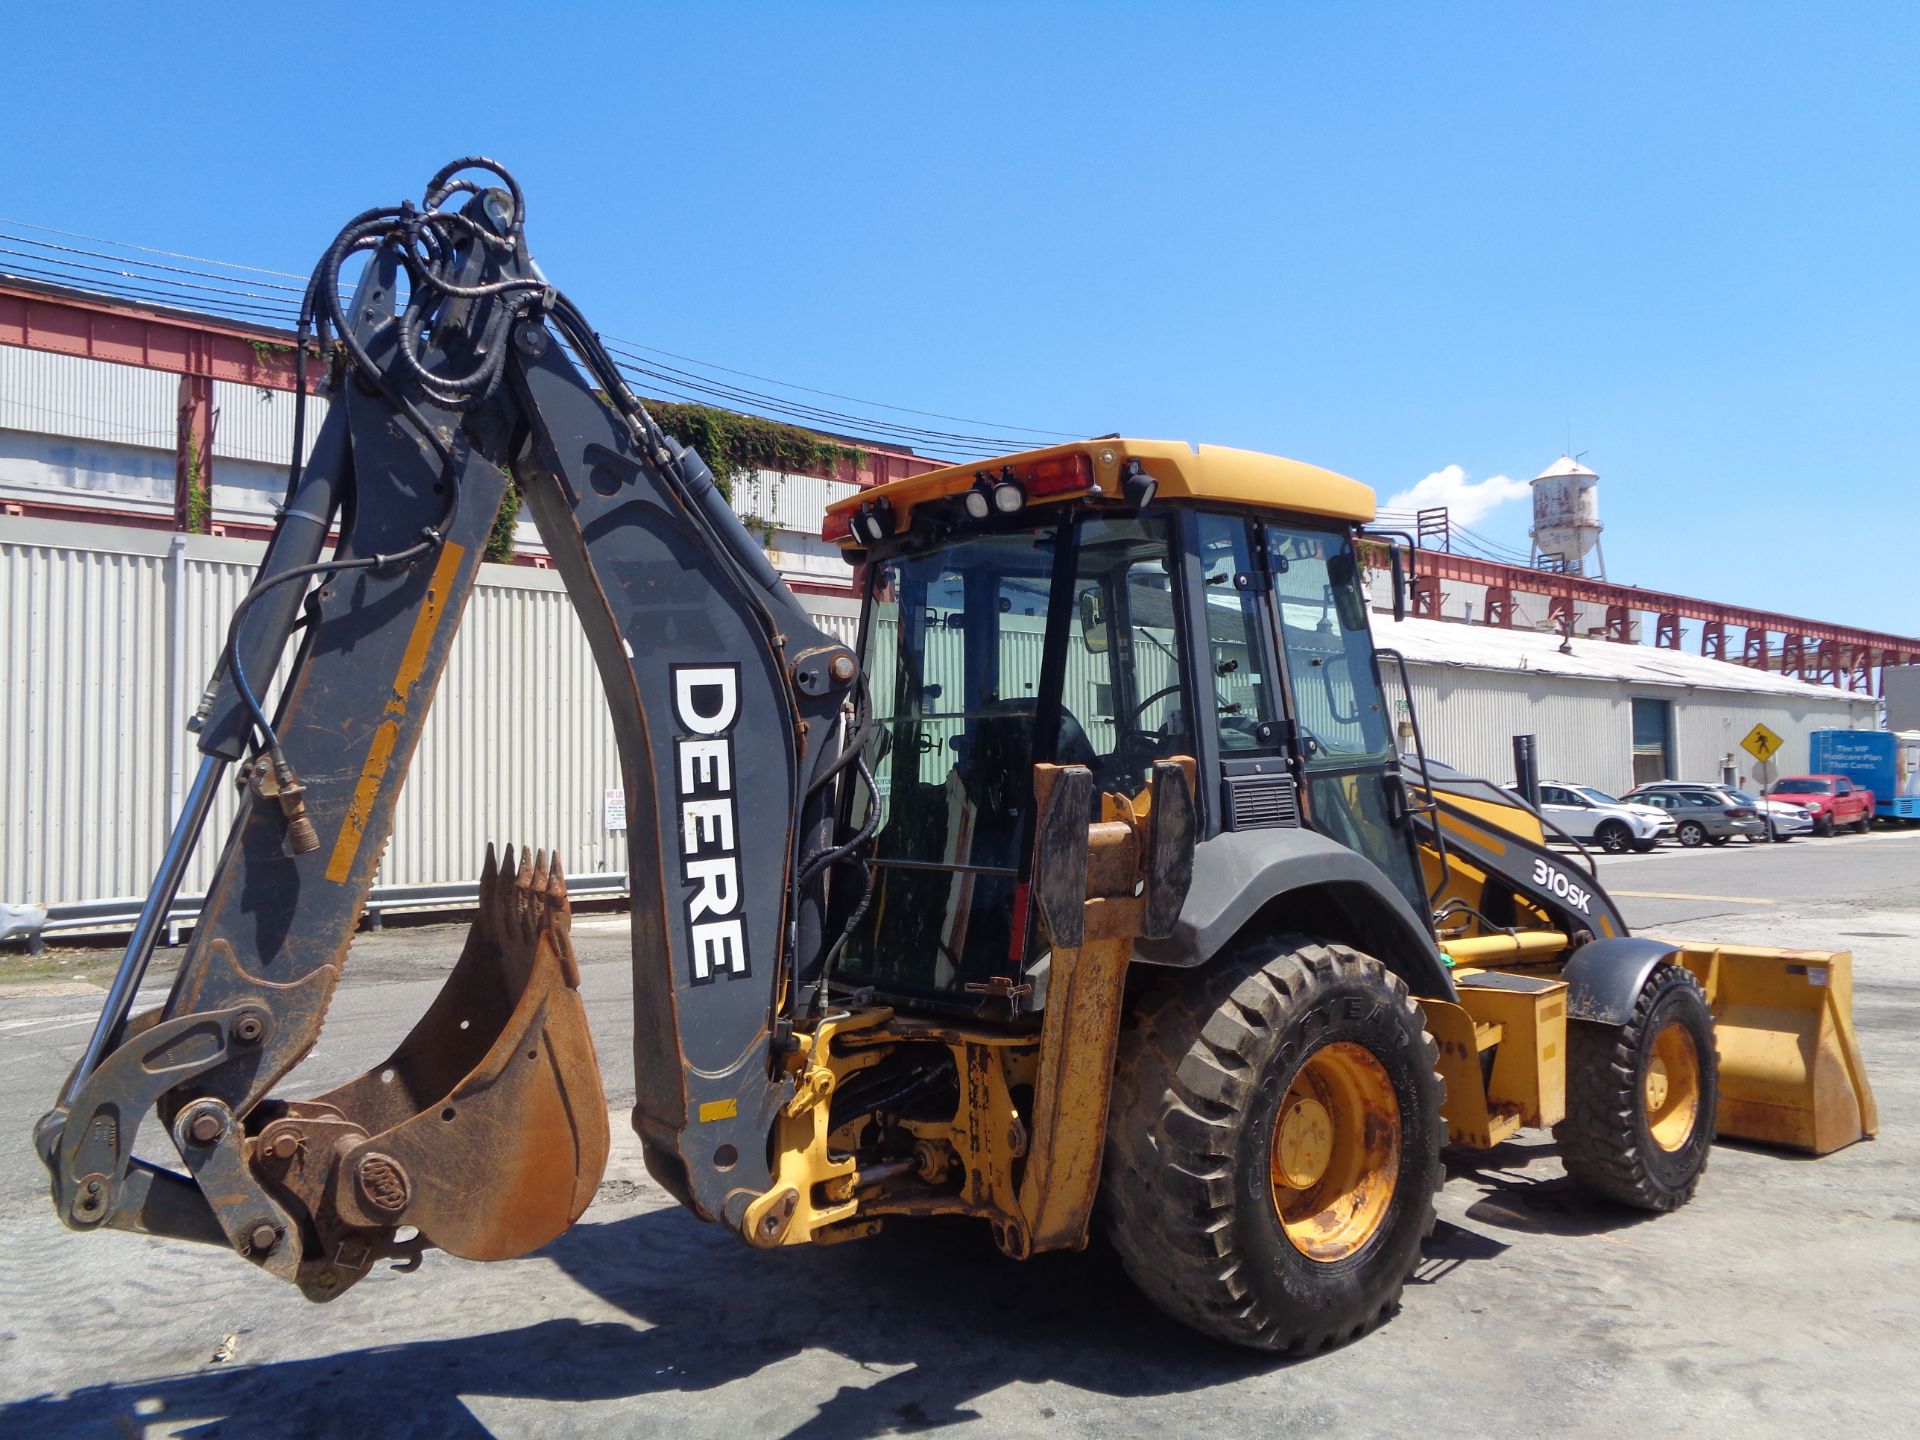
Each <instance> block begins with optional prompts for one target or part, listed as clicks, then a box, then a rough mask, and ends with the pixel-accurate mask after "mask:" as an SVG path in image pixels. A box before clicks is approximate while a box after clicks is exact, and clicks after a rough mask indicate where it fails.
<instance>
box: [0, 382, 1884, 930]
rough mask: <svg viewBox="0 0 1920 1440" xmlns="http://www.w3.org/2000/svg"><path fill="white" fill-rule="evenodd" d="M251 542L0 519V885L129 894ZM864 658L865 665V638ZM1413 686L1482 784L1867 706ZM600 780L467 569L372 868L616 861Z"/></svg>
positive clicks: (464, 876)
mask: <svg viewBox="0 0 1920 1440" xmlns="http://www.w3.org/2000/svg"><path fill="white" fill-rule="evenodd" d="M0 353H4V352H0ZM260 551H261V547H260V546H258V545H256V544H253V543H250V542H244V541H237V540H215V539H210V538H207V537H204V536H184V537H176V536H173V535H169V534H166V533H164V532H158V531H143V530H135V529H129V528H123V527H116V526H94V525H73V524H66V523H62V522H53V521H43V520H20V519H0V645H4V647H5V649H4V654H5V684H4V686H0V900H7V901H31V902H35V903H41V904H55V905H71V904H78V903H88V902H97V901H101V900H108V899H118V898H127V897H137V896H139V895H141V894H142V893H144V891H145V889H146V887H147V885H148V883H149V882H150V880H151V878H152V871H153V867H154V865H155V864H156V863H157V861H158V858H159V854H160V850H161V847H162V845H163V843H164V840H165V835H166V831H167V828H168V825H169V824H170V822H171V818H172V814H173V812H174V810H175V808H176V807H177V806H178V804H179V800H180V797H181V794H182V791H183V788H184V782H185V778H186V777H187V776H188V775H189V773H190V771H191V768H192V767H193V765H194V764H195V763H196V756H195V753H194V752H193V751H192V750H191V747H190V745H189V744H188V741H187V737H186V736H185V734H184V732H183V730H182V729H181V725H180V722H181V721H182V720H183V719H184V717H185V716H186V715H187V714H188V713H189V712H190V711H191V710H192V708H193V706H194V705H195V704H196V703H197V701H198V699H199V695H200V691H201V688H202V686H203V685H204V683H205V680H206V677H207V676H208V674H210V673H211V671H212V668H213V663H214V658H215V655H216V654H217V652H218V649H219V646H220V640H221V636H222V634H223V632H224V628H225V625H226V623H227V618H228V616H229V615H230V614H231V613H232V610H233V607H234V605H235V604H236V603H237V602H238V601H239V599H240V597H241V595H242V594H243V593H244V591H245V589H246V586H247V584H248V582H249V579H250V577H251V575H252V573H253V569H254V566H255V564H256V563H257V560H258V556H259V554H260ZM176 605H177V606H178V609H177V611H176V609H175V607H176ZM820 608H821V610H822V611H823V612H824V613H822V614H821V615H820V616H819V617H818V618H819V622H820V623H821V624H822V626H823V627H824V628H826V629H827V630H828V632H829V633H831V634H834V635H836V636H837V637H839V638H841V639H843V640H844V641H845V642H846V643H848V644H852V643H853V642H854V640H855V628H856V622H855V620H854V618H853V617H852V616H851V615H848V614H846V613H845V611H846V609H847V606H846V604H845V602H837V603H836V602H833V601H822V602H820ZM176 614H177V616H178V622H177V624H176V623H175V622H174V616H175V615H176ZM938 638H939V639H940V640H941V641H943V642H949V641H951V642H954V643H957V639H958V636H957V633H956V634H954V635H952V636H949V635H946V634H945V633H942V635H941V636H940V637H938ZM1027 639H1028V637H1026V636H1023V635H1022V636H1014V637H1012V641H1013V643H1023V642H1025V641H1026V640H1027ZM1031 641H1032V643H1034V644H1037V643H1038V641H1039V636H1038V635H1037V634H1035V635H1033V636H1032V637H1031ZM886 648H889V647H886V646H885V645H884V644H883V649H886ZM1076 650H1077V647H1076ZM936 663H940V657H936ZM945 663H947V664H949V665H951V664H952V663H954V661H953V657H951V656H948V657H945ZM1033 663H1034V664H1035V665H1036V666H1037V660H1036V661H1034V662H1033ZM877 668H878V669H879V670H880V671H881V673H882V674H885V673H886V671H887V657H886V656H884V655H883V656H882V659H881V664H880V665H879V666H878V667H877ZM1085 679H1086V677H1081V676H1078V672H1077V670H1076V689H1077V690H1078V689H1087V690H1088V693H1087V694H1086V695H1084V696H1082V697H1081V699H1082V702H1083V703H1082V704H1081V705H1078V706H1076V713H1082V714H1084V716H1085V718H1086V722H1087V723H1088V724H1089V727H1090V728H1092V727H1095V726H1097V725H1098V724H1099V721H1098V720H1097V718H1095V709H1096V703H1097V702H1096V701H1095V699H1094V697H1093V695H1092V692H1091V690H1090V689H1089V688H1088V685H1087V684H1082V683H1080V682H1082V681H1084V680H1085ZM1413 689H1414V699H1415V702H1416V703H1417V705H1418V706H1419V713H1420V719H1421V723H1422V726H1423V729H1424V731H1425V737H1426V743H1427V750H1428V753H1429V754H1430V755H1432V756H1434V757H1435V758H1437V759H1442V760H1445V761H1447V762H1448V763H1450V764H1453V765H1457V766H1459V767H1461V768H1463V769H1467V770H1473V771H1477V772H1479V773H1482V774H1487V775H1490V776H1493V777H1495V778H1506V777H1507V776H1508V774H1509V773H1510V771H1511V768H1512V759H1511V749H1510V740H1509V737H1510V736H1512V735H1514V734H1516V733H1531V734H1535V735H1537V736H1539V740H1540V756H1541V765H1542V769H1543V772H1544V773H1547V774H1550V775H1553V776H1555V777H1560V778H1566V779H1570V780H1577V781H1584V782H1587V783H1591V784H1596V785H1599V786H1602V787H1603V788H1607V789H1611V790H1615V791H1619V790H1623V789H1626V788H1628V786H1629V785H1630V784H1631V776H1632V760H1631V739H1632V720H1631V706H1630V704H1629V701H1630V699H1631V698H1632V697H1633V696H1635V695H1648V696H1652V697H1656V698H1661V699H1667V700H1671V701H1674V702H1675V705H1674V715H1675V727H1674V732H1675V733H1674V740H1675V760H1676V774H1677V775H1679V776H1680V777H1682V778H1689V779H1713V778H1715V777H1716V776H1717V774H1718V770H1719V766H1720V763H1721V760H1722V757H1724V756H1725V755H1727V754H1728V753H1729V752H1736V753H1741V755H1742V761H1743V762H1744V753H1743V752H1739V751H1738V747H1739V743H1740V740H1741V738H1742V737H1743V736H1744V735H1745V734H1746V733H1747V731H1748V730H1749V729H1750V728H1751V727H1752V725H1753V724H1754V723H1755V722H1756V721H1764V722H1765V723H1766V724H1767V725H1769V726H1770V727H1772V728H1773V729H1774V730H1776V731H1778V732H1779V733H1780V734H1781V735H1782V736H1783V737H1785V739H1786V742H1787V745H1786V749H1785V750H1784V751H1783V754H1782V763H1783V764H1784V765H1785V766H1787V767H1788V768H1795V767H1797V766H1799V765H1800V764H1803V763H1804V761H1805V757H1806V736H1807V733H1808V732H1809V731H1810V730H1813V729H1816V728H1821V727H1825V726H1837V727H1847V726H1849V725H1853V724H1855V723H1870V721H1871V717H1872V702H1871V701H1869V700H1866V699H1865V698H1864V697H1862V698H1857V699H1854V700H1847V699H1844V698H1837V699H1835V700H1833V701H1831V702H1828V701H1818V700H1816V701H1802V700H1798V699H1790V698H1784V697H1770V696H1745V695H1740V694H1736V693H1731V692H1728V693H1708V692H1705V691H1702V690H1698V689H1694V690H1684V689H1680V688H1677V687H1661V686H1647V685H1618V684H1610V683H1606V682H1597V681H1581V680H1572V679H1567V678H1555V679H1551V680H1549V679H1547V678H1545V677H1542V676H1538V675H1523V674H1518V673H1509V672H1490V671H1477V670H1470V669H1464V668H1459V667H1438V666H1433V667H1419V668H1416V669H1415V670H1414V672H1413ZM1390 692H1391V693H1395V694H1397V682H1396V683H1390ZM876 701H877V702H878V703H880V704H881V705H882V706H883V708H884V706H885V704H886V703H888V699H887V697H881V696H876ZM1389 703H1390V704H1393V705H1395V708H1396V711H1397V710H1398V706H1397V702H1396V701H1394V700H1392V699H1390V702H1389ZM1396 718H1398V716H1397V715H1396ZM1742 771H1743V773H1751V767H1748V766H1746V765H1745V764H1744V763H1742ZM620 784H621V776H620V769H619V762H618V758H617V755H616V752H615V749H614V744H613V737H612V728H611V721H610V719H609V716H608V714H607V710H606V705H605V703H604V701H603V700H602V698H601V694H600V687H599V683H598V679H597V677H596V676H595V674H594V671H593V662H592V659H591V656H590V653H589V651H588V649H587V645H586V641H585V640H584V638H582V636H581V634H580V632H579V627H578V626H577V624H576V623H575V622H574V618H573V614H572V609H571V607H570V605H569V603H568V601H567V598H566V594H565V592H564V590H563V588H562V586H561V583H560V580H559V577H558V576H557V575H555V574H554V573H552V572H549V571H539V570H531V569H526V568H514V567H509V566H500V565H490V566H486V567H485V568H484V569H483V570H482V572H481V581H480V585H479V587H478V589H477V591H476V593H475V595H474V598H473V601H472V604H471V607H470V609H469V611H468V614H467V617H466V621H465V624H464V625H463V626H462V628H461V631H460V634H459V637H458V639H457V640H456V642H455V645H454V649H453V655H452V659H451V660H450V662H449V664H448V668H447V674H446V677H445V680H444V682H443V684H442V687H441V693H440V695H439V697H438V700H437V702H436V704H435V706H434V708H433V711H432V712H431V715H430V717H429V719H428V722H427V727H426V731H425V735H424V737H423V739H422V742H421V747H420V754H419V757H418V760H417V762H416V764H415V766H414V770H413V773H412V775H411V777H410V779H409V780H408V783H407V786H406V788H405V790H404V791H403V793H402V795H401V798H400V807H399V817H398V823H397V825H396V827H395V833H394V839H393V843H392V845H391V846H390V847H389V849H388V852H387V856H386V861H385V867H384V869H383V871H382V874H381V882H382V883H383V884H387V885H425V884H462V883H466V882H469V881H471V880H472V879H473V878H474V875H475V872H476V870H477V868H478V862H479V856H480V853H481V849H482V847H483V846H484V844H485V842H486V841H487V840H488V839H495V840H513V841H515V842H517V843H531V844H535V845H550V846H557V847H558V848H559V849H560V850H561V852H562V853H563V855H564V856H565V857H566V861H567V866H568V869H569V870H570V871H571V872H572V873H573V874H575V875H579V876H588V875H603V876H611V875H617V874H618V873H619V872H620V871H621V870H622V868H623V866H624V863H625V861H624V853H625V845H624V835H623V834H622V833H620V832H614V831H609V830H607V829H606V827H605V823H604V818H605V817H604V800H605V792H606V791H607V790H608V789H610V788H618V787H619V786H620ZM234 808H235V802H234V800H233V798H232V797H231V796H230V795H223V796H222V798H221V801H220V806H219V808H218V810H217V811H216V814H215V817H214V820H213V823H212V824H211V825H210V827H209V829H208V832H207V839H206V842H205V843H203V845H202V848H201V851H200V853H199V855H198V857H197V858H196V861H195V863H194V866H193V868H192V870H191V872H190V873H189V875H188V876H187V879H186V883H185V884H184V886H183V887H182V888H183V892H184V893H186V894H198V893H200V892H201V891H203V890H204V889H205V888H206V885H207V882H208V880H209V878H210V876H211V871H212V867H213V865H214V863H215V861H216V858H217V856H218V853H219V848H220V840H221V837H222V836H223V835H224V834H225V832H226V829H227V827H228V825H229V824H230V823H231V819H232V815H233V811H234Z"/></svg>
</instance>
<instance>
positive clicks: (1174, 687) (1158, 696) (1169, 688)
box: [1127, 680, 1180, 741]
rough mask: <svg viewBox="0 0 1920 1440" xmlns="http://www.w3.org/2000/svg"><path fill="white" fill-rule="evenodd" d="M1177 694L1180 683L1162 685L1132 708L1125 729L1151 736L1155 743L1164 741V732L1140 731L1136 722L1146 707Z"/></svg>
mask: <svg viewBox="0 0 1920 1440" xmlns="http://www.w3.org/2000/svg"><path fill="white" fill-rule="evenodd" d="M1179 693H1180V682H1179V681H1178V680H1176V681H1174V682H1173V684H1171V685H1162V686H1161V687H1160V688H1159V689H1158V690H1156V691H1154V692H1153V694H1151V695H1149V696H1147V698H1146V699H1144V700H1142V701H1141V702H1140V703H1139V704H1138V705H1136V706H1134V707H1133V710H1132V711H1131V712H1130V713H1129V714H1128V716H1127V729H1128V730H1129V731H1130V732H1132V733H1135V734H1140V735H1151V736H1153V737H1154V739H1155V740H1156V741H1159V740H1164V739H1165V738H1166V732H1165V731H1162V730H1144V729H1141V727H1140V725H1139V724H1138V721H1139V719H1140V717H1141V716H1142V715H1144V714H1146V713H1147V707H1148V706H1150V705H1152V704H1154V703H1155V702H1157V701H1160V700H1164V699H1166V698H1167V696H1169V695H1178V694H1179Z"/></svg>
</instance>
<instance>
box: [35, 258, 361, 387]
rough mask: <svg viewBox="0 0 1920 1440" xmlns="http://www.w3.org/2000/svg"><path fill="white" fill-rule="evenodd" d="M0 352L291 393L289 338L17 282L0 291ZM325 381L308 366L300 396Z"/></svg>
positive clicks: (322, 372) (320, 369) (322, 371)
mask: <svg viewBox="0 0 1920 1440" xmlns="http://www.w3.org/2000/svg"><path fill="white" fill-rule="evenodd" d="M0 345H18V346H21V347H22V348H24V349H28V350H50V351H52V352H53V353H55V354H57V355H79V356H83V357H85V358H86V359H88V360H110V361H112V362H114V363H115V364H117V365H139V366H141V367H143V368H144V369H148V370H164V371H167V372H168V373H170V374H174V375H196V376H200V377H203V378H205V379H209V380H231V381H234V382H235V383H237V384H241V385H257V386H260V387H261V388H263V389H267V390H291V389H293V332H292V331H291V330H274V329H270V328H268V327H266V326H260V327H258V328H250V327H244V326H240V325H235V324H232V323H230V322H228V321H224V320H216V319H213V318H211V317H209V316H204V315H194V314H191V313H188V312H185V311H174V310H168V309H167V308H165V307H164V306H159V305H151V306H149V305H138V304H135V303H134V302H132V301H129V300H113V299H110V298H109V297H107V296H94V295H87V294H83V293H80V292H76V291H69V290H62V289H59V288H57V287H54V286H48V287H45V288H41V287H39V286H34V285H28V284H26V283H24V282H22V281H19V280H8V281H6V282H4V283H0ZM325 379H326V367H325V366H324V365H321V364H318V363H315V362H313V361H309V362H308V366H307V388H308V390H309V391H317V390H319V388H320V386H321V383H322V382H323V381H324V380H325Z"/></svg>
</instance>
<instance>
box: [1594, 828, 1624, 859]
mask: <svg viewBox="0 0 1920 1440" xmlns="http://www.w3.org/2000/svg"><path fill="white" fill-rule="evenodd" d="M1593 838H1594V839H1595V840H1596V841H1598V842H1599V845H1600V848H1601V849H1602V850H1604V851H1606V852H1607V853H1608V854H1609V855H1624V854H1625V853H1626V851H1627V847H1628V846H1629V845H1631V844H1632V843H1633V832H1632V831H1631V830H1629V829H1628V828H1627V824H1626V821H1624V820H1609V821H1607V822H1606V823H1605V824H1603V825H1602V826H1601V827H1600V828H1599V829H1598V830H1596V831H1594V832H1593Z"/></svg>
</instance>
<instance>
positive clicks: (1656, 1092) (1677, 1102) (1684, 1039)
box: [1644, 1020, 1700, 1151]
mask: <svg viewBox="0 0 1920 1440" xmlns="http://www.w3.org/2000/svg"><path fill="white" fill-rule="evenodd" d="M1644 1094H1645V1099H1646V1106H1647V1129H1648V1130H1650V1131H1652V1132H1653V1143H1654V1144H1656V1145H1658V1146H1659V1147H1660V1148H1661V1149H1662V1150H1668V1151H1672V1150H1678V1149H1680V1147H1681V1146H1683V1145H1685V1144H1686V1143H1687V1141H1688V1140H1690V1139H1692V1138H1693V1125H1694V1121H1695V1120H1696V1119H1698V1118H1699V1115H1700V1052H1699V1050H1697V1049H1696V1048H1695V1047H1694V1043H1693V1032H1692V1031H1691V1030H1689V1029H1687V1027H1686V1026H1685V1025H1682V1024H1681V1023H1680V1022H1679V1021H1678V1020H1675V1021H1672V1022H1670V1023H1669V1024H1667V1025H1666V1026H1664V1027H1663V1028H1662V1029H1661V1031H1660V1033H1659V1034H1658V1035H1656V1036H1654V1037H1653V1054H1652V1055H1651V1056H1649V1057H1648V1059H1647V1079H1646V1085H1645V1087H1644Z"/></svg>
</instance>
